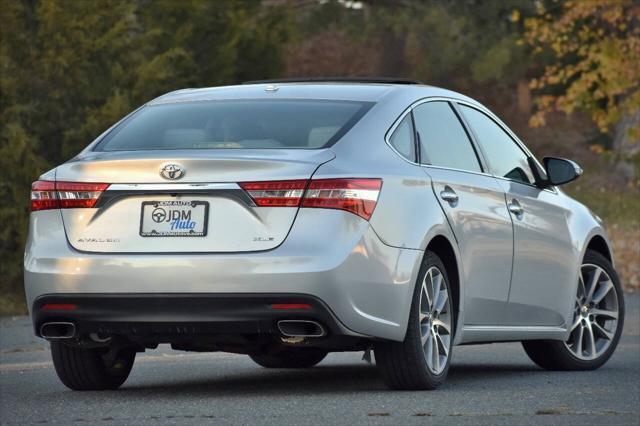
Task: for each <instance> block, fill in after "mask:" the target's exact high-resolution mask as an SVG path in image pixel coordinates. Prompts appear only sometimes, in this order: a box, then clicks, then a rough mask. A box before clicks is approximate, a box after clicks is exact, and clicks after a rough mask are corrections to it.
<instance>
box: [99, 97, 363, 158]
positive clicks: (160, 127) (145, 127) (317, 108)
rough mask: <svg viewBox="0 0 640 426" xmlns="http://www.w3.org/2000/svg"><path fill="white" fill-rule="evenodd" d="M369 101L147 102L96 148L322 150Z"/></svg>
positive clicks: (114, 149)
mask: <svg viewBox="0 0 640 426" xmlns="http://www.w3.org/2000/svg"><path fill="white" fill-rule="evenodd" d="M371 105H372V104H371V103H369V102H352V101H326V100H222V101H206V102H205V101H201V102H184V103H173V104H157V105H150V106H145V107H143V108H141V109H140V110H138V111H137V112H136V113H135V114H133V115H132V116H131V117H129V118H127V119H126V120H125V121H124V122H123V123H121V124H120V125H119V126H117V127H116V128H115V129H113V130H112V131H111V132H109V133H108V134H107V135H106V136H105V137H104V138H103V139H102V140H101V141H100V142H99V143H98V145H97V146H96V147H95V148H94V150H95V151H138V150H170V149H216V148H243V149H246V148H256V149H265V148H284V149H288V148H298V149H315V148H324V147H327V146H330V145H332V144H333V143H334V142H336V141H337V140H338V139H340V138H341V137H342V136H343V135H344V134H345V133H346V132H347V131H348V130H349V129H350V128H351V127H352V126H353V125H354V124H355V123H356V122H357V121H358V120H359V119H360V118H361V117H362V116H363V115H364V114H365V113H366V112H367V111H368V109H369V108H370V107H371Z"/></svg>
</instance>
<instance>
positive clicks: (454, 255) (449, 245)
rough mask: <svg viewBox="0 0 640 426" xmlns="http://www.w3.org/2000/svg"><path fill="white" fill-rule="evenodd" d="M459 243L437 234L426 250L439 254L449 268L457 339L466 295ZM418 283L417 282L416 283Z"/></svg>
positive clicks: (448, 274)
mask: <svg viewBox="0 0 640 426" xmlns="http://www.w3.org/2000/svg"><path fill="white" fill-rule="evenodd" d="M456 248H457V245H456V244H455V243H453V242H451V240H450V239H449V238H448V237H447V236H445V235H443V234H437V235H435V236H433V237H432V238H431V240H429V243H428V244H427V246H426V250H425V255H426V251H431V252H433V253H435V254H437V255H438V257H439V258H440V260H442V263H444V267H445V269H446V270H447V276H448V278H449V284H450V287H451V297H452V299H453V307H454V309H453V310H454V330H455V336H454V339H455V340H457V339H458V338H459V337H460V335H461V333H460V332H461V331H462V326H461V325H462V323H463V321H462V319H463V311H464V297H463V294H464V293H463V288H464V286H463V279H462V275H463V274H462V271H463V269H462V265H461V263H460V257H459V255H458V251H457V250H456ZM416 285H417V284H416Z"/></svg>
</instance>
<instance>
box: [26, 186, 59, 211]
mask: <svg viewBox="0 0 640 426" xmlns="http://www.w3.org/2000/svg"><path fill="white" fill-rule="evenodd" d="M58 206H59V205H58V194H56V184H55V182H49V181H44V180H39V181H36V182H33V183H32V184H31V211H32V212H35V211H38V210H48V209H57V208H58Z"/></svg>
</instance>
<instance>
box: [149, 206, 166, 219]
mask: <svg viewBox="0 0 640 426" xmlns="http://www.w3.org/2000/svg"><path fill="white" fill-rule="evenodd" d="M151 218H152V219H153V221H154V222H155V223H160V222H164V220H165V219H166V218H167V212H166V211H165V210H164V209H162V208H159V207H158V208H157V209H155V210H154V211H153V212H152V213H151Z"/></svg>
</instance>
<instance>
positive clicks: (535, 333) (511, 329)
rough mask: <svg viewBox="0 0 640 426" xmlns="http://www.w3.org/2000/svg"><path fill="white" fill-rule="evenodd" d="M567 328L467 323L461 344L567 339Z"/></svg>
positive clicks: (463, 329)
mask: <svg viewBox="0 0 640 426" xmlns="http://www.w3.org/2000/svg"><path fill="white" fill-rule="evenodd" d="M566 338H567V330H566V329H565V328H562V327H547V326H484V325H466V326H464V327H463V328H462V336H461V339H460V341H459V342H458V343H459V344H465V343H492V342H513V341H521V340H566Z"/></svg>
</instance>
